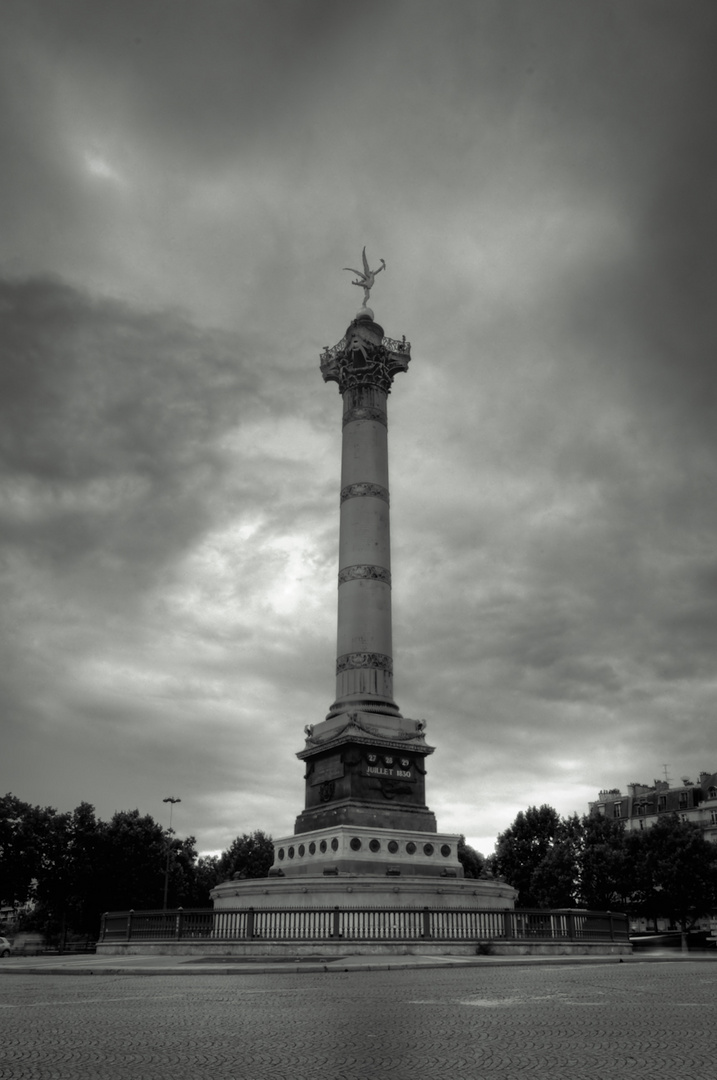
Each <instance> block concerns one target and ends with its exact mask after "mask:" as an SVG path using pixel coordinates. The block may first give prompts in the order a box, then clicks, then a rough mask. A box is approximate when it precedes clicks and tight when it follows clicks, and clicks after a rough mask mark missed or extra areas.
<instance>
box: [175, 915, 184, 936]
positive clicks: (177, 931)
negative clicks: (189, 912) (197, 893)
mask: <svg viewBox="0 0 717 1080" xmlns="http://www.w3.org/2000/svg"><path fill="white" fill-rule="evenodd" d="M183 915H184V909H183V908H181V907H180V908H177V919H176V922H175V924H174V936H175V938H176V939H177V941H179V939H180V938H181V936H182V922H183Z"/></svg>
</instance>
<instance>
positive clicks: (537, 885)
mask: <svg viewBox="0 0 717 1080" xmlns="http://www.w3.org/2000/svg"><path fill="white" fill-rule="evenodd" d="M583 847H584V833H583V827H582V823H581V822H580V819H579V818H578V815H577V814H573V815H572V817H569V818H563V819H561V820H559V821H558V824H557V826H556V828H555V833H554V836H553V841H552V843H551V844H550V845H549V846H548V849H547V851H546V853H545V855H544V856H543V858H542V859H541V860H540V862H539V863H538V865H537V866H536V867H535V868H534V870H533V872H532V874H531V876H530V891H531V895H532V897H533V901H534V904H535V906H536V907H539V908H566V907H575V906H576V905H577V903H578V897H579V877H580V859H581V855H582V852H583Z"/></svg>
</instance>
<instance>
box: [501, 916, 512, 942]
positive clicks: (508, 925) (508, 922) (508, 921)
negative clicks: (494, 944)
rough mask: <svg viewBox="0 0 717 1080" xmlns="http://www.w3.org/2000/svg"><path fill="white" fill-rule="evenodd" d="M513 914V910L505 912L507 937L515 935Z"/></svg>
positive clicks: (504, 932) (504, 929)
mask: <svg viewBox="0 0 717 1080" xmlns="http://www.w3.org/2000/svg"><path fill="white" fill-rule="evenodd" d="M512 915H513V912H512V911H504V912H503V937H506V938H512V937H513V922H512Z"/></svg>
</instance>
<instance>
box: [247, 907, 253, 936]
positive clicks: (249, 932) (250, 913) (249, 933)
mask: <svg viewBox="0 0 717 1080" xmlns="http://www.w3.org/2000/svg"><path fill="white" fill-rule="evenodd" d="M246 936H247V938H248V939H249V941H251V939H252V938H253V937H254V908H253V907H250V908H249V910H248V911H247V913H246Z"/></svg>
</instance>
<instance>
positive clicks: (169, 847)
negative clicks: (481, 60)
mask: <svg viewBox="0 0 717 1080" xmlns="http://www.w3.org/2000/svg"><path fill="white" fill-rule="evenodd" d="M181 801H182V800H181V799H175V798H174V796H173V795H168V796H167V798H166V799H162V802H168V803H169V804H170V807H169V828H168V829H167V835H168V836H169V840H168V842H167V861H166V863H165V866H164V904H163V906H162V910H163V911H166V910H167V892H168V890H169V853H170V851H171V850H172V837H173V836H174V829H173V828H172V812H173V811H174V804H175V803H178V802H181Z"/></svg>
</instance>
